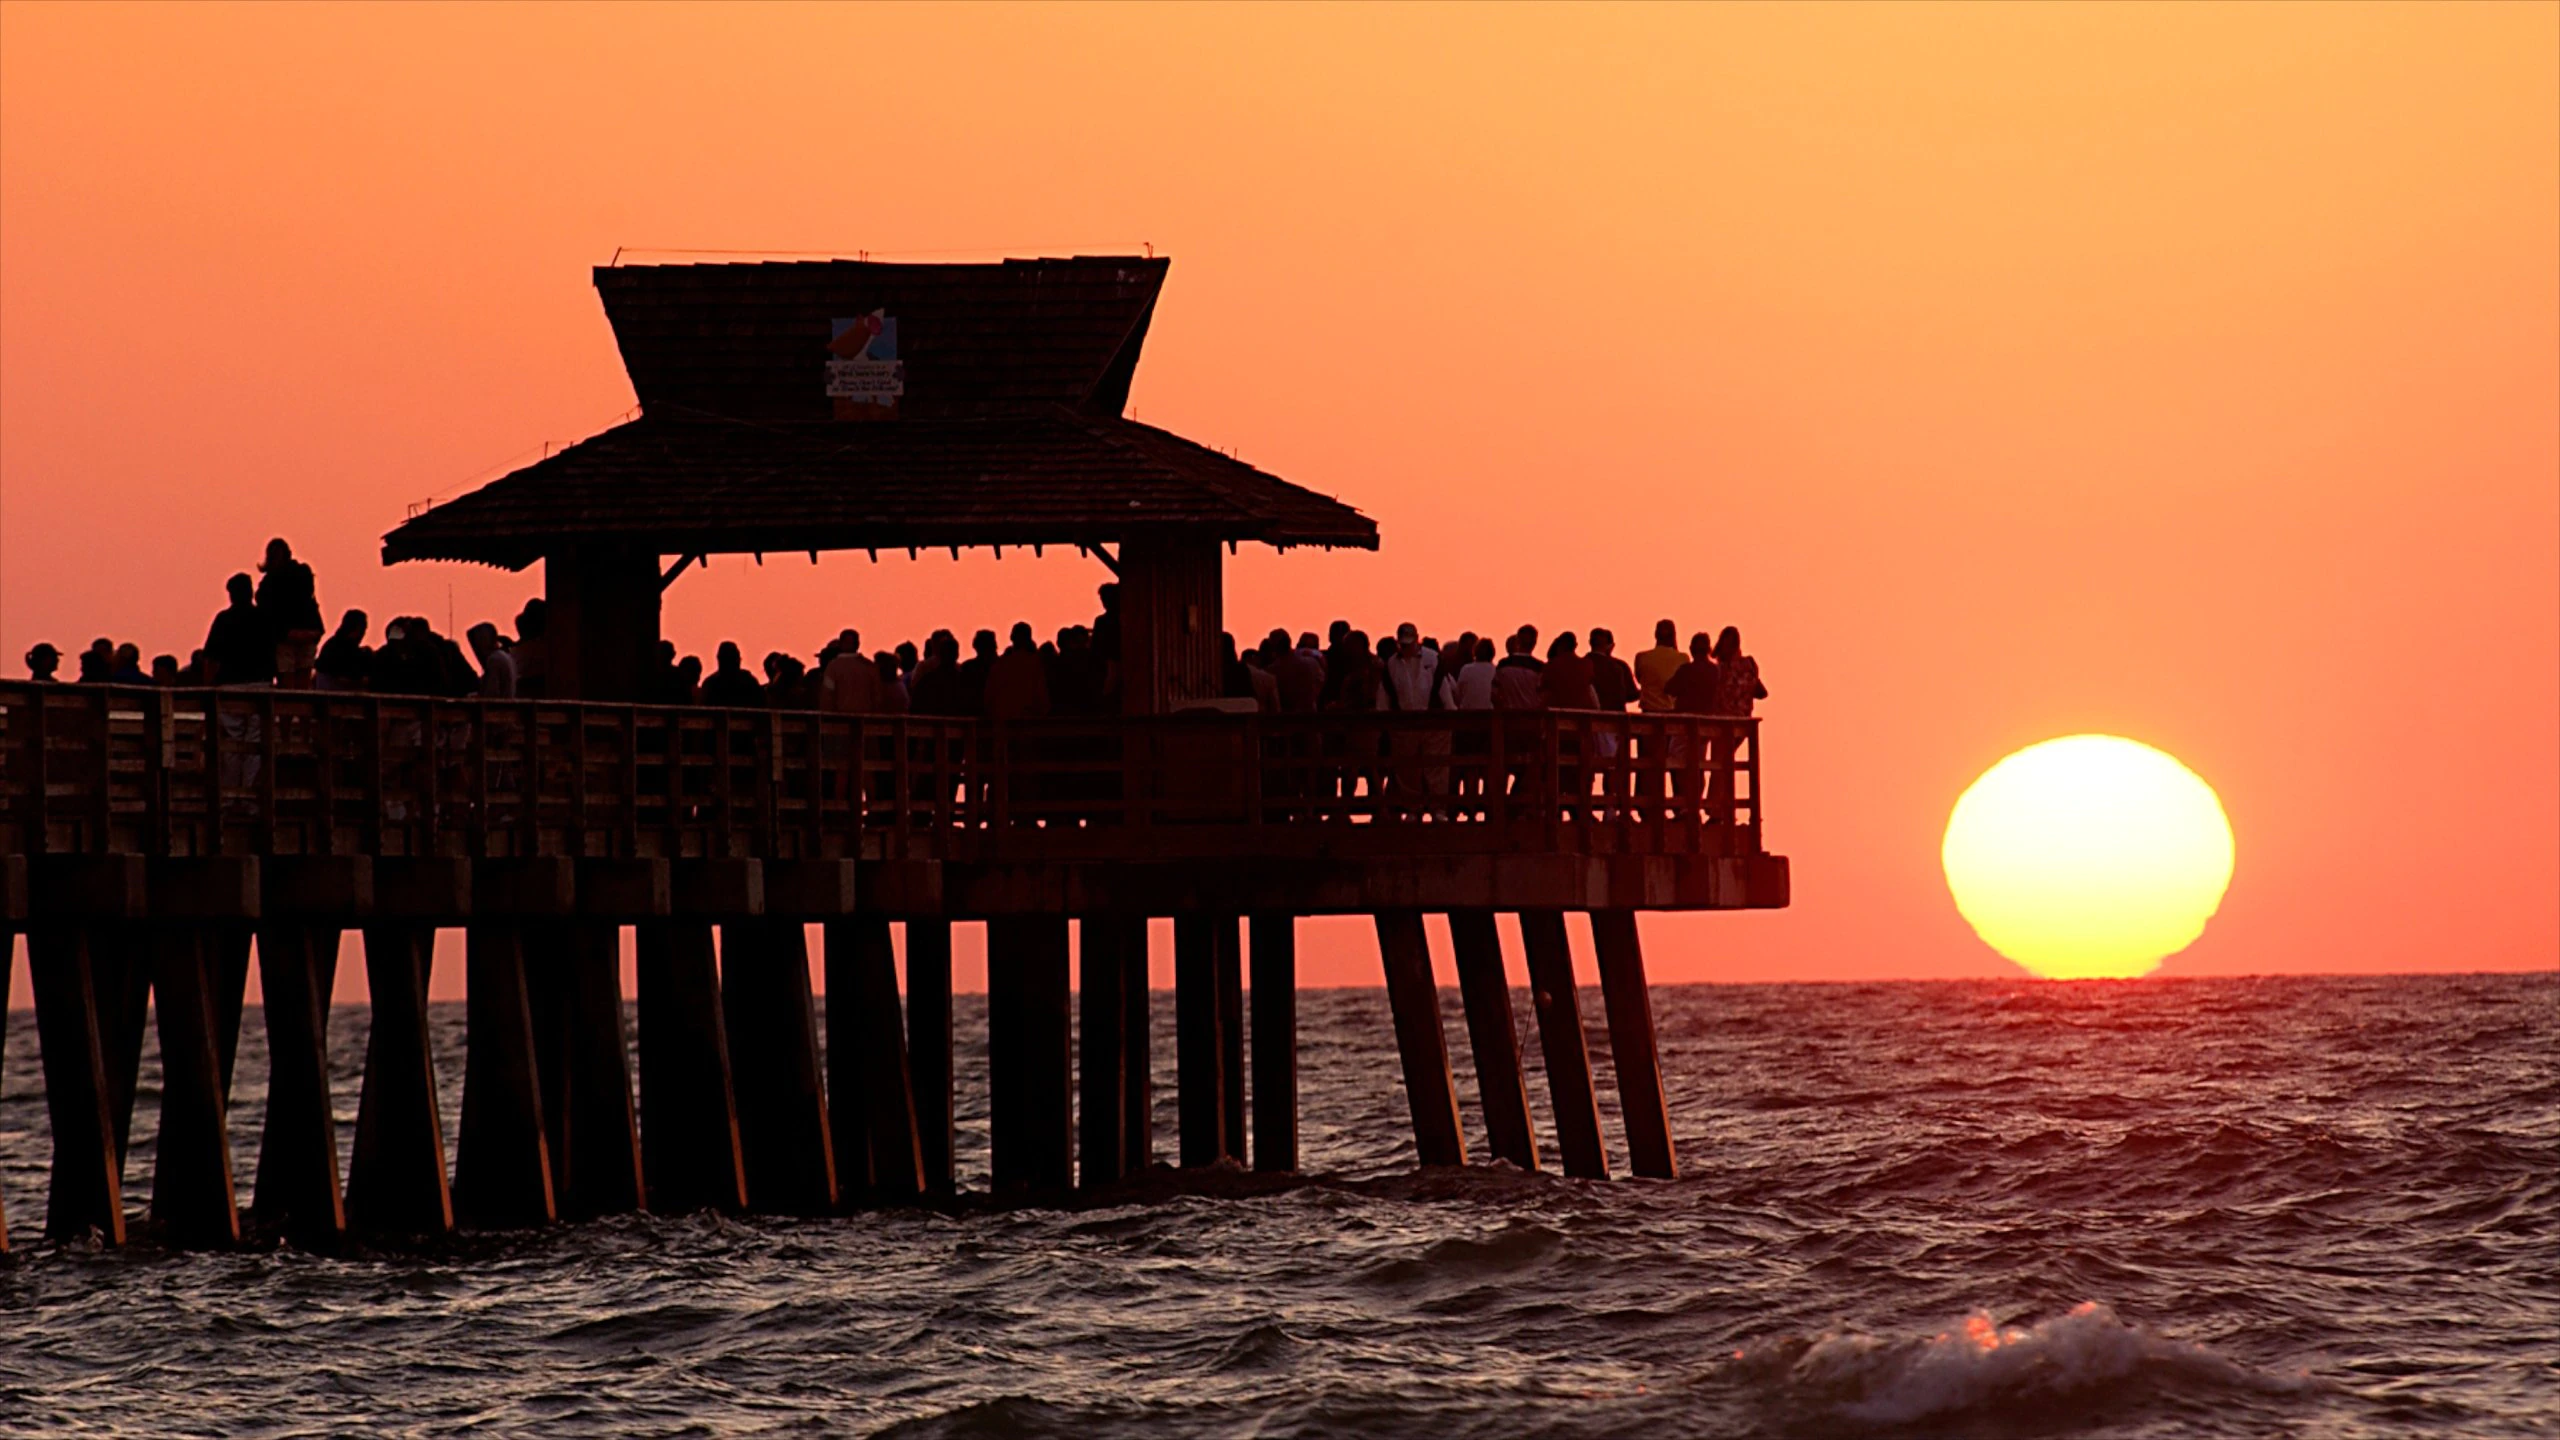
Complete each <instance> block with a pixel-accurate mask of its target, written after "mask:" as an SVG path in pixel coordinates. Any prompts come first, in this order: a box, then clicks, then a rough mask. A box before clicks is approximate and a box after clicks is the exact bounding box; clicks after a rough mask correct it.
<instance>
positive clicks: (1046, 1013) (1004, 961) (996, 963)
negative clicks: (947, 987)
mask: <svg viewBox="0 0 2560 1440" xmlns="http://www.w3.org/2000/svg"><path fill="white" fill-rule="evenodd" d="M1074 1023H1075V1022H1074V1017H1073V1015H1072V1013H1071V1011H1070V1008H1069V1004H1068V971H1067V921H1066V917H1065V916H1063V915H1057V916H1051V915H1024V916H1011V917H1007V918H1005V919H1002V920H993V921H990V922H988V924H987V1086H988V1094H987V1133H988V1140H989V1147H990V1150H991V1152H992V1153H991V1155H990V1157H989V1158H990V1161H991V1162H992V1163H991V1167H990V1168H991V1169H992V1170H993V1171H994V1179H995V1189H996V1193H997V1194H999V1195H1005V1194H1014V1195H1021V1194H1040V1193H1046V1192H1052V1191H1060V1190H1065V1189H1067V1188H1068V1187H1069V1186H1071V1185H1073V1184H1074V1183H1075V1130H1074V1127H1075V1057H1074V1053H1073V1050H1072V1046H1071V1039H1070V1036H1071V1033H1072V1031H1073V1028H1074Z"/></svg>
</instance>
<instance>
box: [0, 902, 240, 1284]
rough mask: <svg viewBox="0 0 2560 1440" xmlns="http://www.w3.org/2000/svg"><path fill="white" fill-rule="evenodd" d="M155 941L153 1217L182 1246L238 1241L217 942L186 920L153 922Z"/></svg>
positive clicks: (214, 1245) (216, 1245)
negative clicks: (217, 1008) (218, 1031)
mask: <svg viewBox="0 0 2560 1440" xmlns="http://www.w3.org/2000/svg"><path fill="white" fill-rule="evenodd" d="M151 940H152V946H151V979H152V986H153V988H154V989H155V990H156V991H157V992H158V995H159V1003H158V1006H157V1007H156V1008H157V1009H158V1011H159V1017H160V1077H161V1078H160V1139H159V1144H158V1147H157V1150H156V1152H155V1156H156V1158H155V1161H154V1164H153V1169H152V1181H151V1216H152V1219H154V1220H155V1221H157V1222H158V1223H159V1225H160V1227H161V1231H162V1233H163V1235H164V1236H165V1237H166V1238H167V1240H168V1242H169V1243H170V1244H172V1245H175V1246H178V1247H180V1248H184V1249H208V1248H223V1247H228V1246H232V1245H237V1244H239V1243H240V1209H239V1203H238V1197H237V1196H236V1194H235V1193H234V1191H233V1187H232V1178H231V1136H230V1131H229V1128H228V1126H227V1125H226V1124H225V1121H224V1114H223V1112H224V1109H225V1101H224V1096H223V1090H222V1067H221V1060H220V1057H219V1056H218V1054H217V1053H216V1049H215V1045H214V1035H213V1004H212V995H211V990H210V984H209V981H210V971H211V968H212V956H211V953H210V952H211V948H212V946H211V939H210V937H209V935H208V933H207V931H206V929H205V928H204V927H203V926H201V925H196V924H192V923H186V922H180V923H176V924H165V925H160V926H156V927H154V929H153V932H152V936H151ZM6 998H7V997H6V996H5V995H0V1001H5V1000H6Z"/></svg>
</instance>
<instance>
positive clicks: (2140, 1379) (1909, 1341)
mask: <svg viewBox="0 0 2560 1440" xmlns="http://www.w3.org/2000/svg"><path fill="white" fill-rule="evenodd" d="M1733 1362H1734V1365H1735V1367H1736V1368H1737V1369H1739V1370H1740V1371H1741V1372H1742V1373H1743V1374H1745V1375H1746V1376H1748V1377H1751V1378H1753V1379H1756V1380H1758V1381H1761V1382H1762V1383H1764V1384H1768V1385H1773V1386H1774V1387H1776V1390H1777V1392H1778V1393H1777V1397H1776V1398H1778V1399H1779V1400H1780V1401H1781V1402H1782V1403H1784V1404H1786V1405H1788V1406H1789V1407H1790V1408H1799V1409H1803V1410H1807V1411H1812V1412H1815V1413H1819V1414H1824V1415H1828V1416H1833V1417H1836V1418H1839V1419H1843V1420H1849V1421H1854V1422H1858V1423H1861V1424H1866V1425H1875V1426H1896V1425H1908V1424H1912V1423H1915V1422H1918V1421H1923V1420H1936V1419H1943V1418H1945V1417H1948V1416H1952V1415H1960V1414H1964V1413H1968V1412H1977V1411H1989V1410H2001V1409H2012V1408H2015V1407H2017V1406H2020V1405H2022V1404H2034V1403H2038V1402H2050V1401H2055V1400H2062V1399H2070V1398H2078V1399H2084V1400H2085V1399H2091V1398H2095V1397H2096V1396H2098V1395H2100V1394H2103V1393H2105V1392H2110V1391H2120V1390H2127V1389H2130V1388H2133V1387H2137V1386H2140V1385H2142V1384H2145V1383H2158V1384H2167V1385H2178V1384H2182V1383H2183V1384H2185V1385H2188V1386H2190V1387H2228V1388H2235V1389H2241V1390H2248V1391H2257V1392H2261V1393H2267V1392H2283V1391H2291V1390H2296V1389H2299V1388H2302V1387H2303V1386H2304V1385H2306V1384H2308V1383H2309V1382H2308V1380H2307V1379H2305V1378H2303V1377H2293V1378H2290V1379H2288V1378H2285V1377H2281V1376H2276V1375H2270V1374H2267V1373H2266V1372H2264V1371H2260V1370H2255V1369H2252V1368H2250V1367H2249V1366H2246V1365H2242V1364H2239V1363H2238V1362H2236V1361H2232V1360H2230V1359H2227V1358H2225V1357H2223V1356H2221V1355H2218V1354H2216V1353H2215V1352H2214V1351H2212V1350H2211V1349H2208V1348H2207V1347H2205V1346H2203V1345H2198V1344H2195V1343H2193V1342H2191V1341H2185V1340H2176V1339H2171V1338H2169V1337H2167V1336H2163V1335H2159V1334H2156V1333H2154V1332H2152V1331H2150V1330H2148V1329H2145V1328H2144V1327H2142V1326H2139V1325H2131V1324H2127V1323H2126V1322H2125V1321H2123V1320H2122V1319H2119V1318H2118V1317H2117V1315H2116V1312H2115V1311H2114V1310H2113V1309H2112V1308H2110V1307H2109V1306H2107V1305H2105V1304H2103V1303H2101V1302H2098V1301H2095V1300H2091V1301H2084V1302H2083V1303H2081V1304H2080V1305H2078V1306H2076V1307H2074V1308H2073V1309H2072V1310H2071V1311H2070V1312H2069V1313H2067V1314H2063V1315H2058V1316H2055V1317H2054V1318H2052V1319H2050V1320H2043V1321H2039V1322H2036V1323H2034V1324H2031V1325H2006V1326H2004V1325H2001V1324H1999V1323H1998V1322H1996V1321H1994V1320H1993V1319H1992V1318H1991V1316H1990V1315H1988V1314H1986V1313H1984V1312H1982V1311H1979V1310H1977V1311H1975V1312H1973V1313H1972V1314H1970V1315H1968V1316H1966V1317H1965V1318H1964V1319H1963V1321H1962V1322H1960V1323H1958V1324H1955V1325H1951V1326H1949V1327H1947V1328H1946V1329H1943V1330H1940V1331H1937V1332H1936V1333H1934V1334H1931V1335H1927V1336H1889V1335H1873V1334H1868V1333H1866V1332H1863V1331H1857V1330H1841V1331H1827V1332H1825V1333H1823V1334H1821V1335H1816V1336H1812V1337H1810V1338H1808V1337H1803V1336H1795V1337H1790V1338H1788V1339H1784V1340H1777V1341H1770V1342H1764V1343H1762V1344H1759V1345H1755V1346H1751V1347H1748V1348H1746V1349H1743V1350H1738V1351H1736V1352H1734V1356H1733Z"/></svg>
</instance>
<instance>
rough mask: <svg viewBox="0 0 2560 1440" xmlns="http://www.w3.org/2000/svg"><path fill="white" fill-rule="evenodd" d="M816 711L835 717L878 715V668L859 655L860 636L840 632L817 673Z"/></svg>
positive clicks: (867, 658) (860, 652)
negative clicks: (825, 712) (822, 711)
mask: <svg viewBox="0 0 2560 1440" xmlns="http://www.w3.org/2000/svg"><path fill="white" fill-rule="evenodd" d="M818 708H819V709H821V710H824V711H827V712H829V713H830V714H836V715H877V714H879V713H880V667H879V666H877V665H874V664H873V663H871V657H870V656H868V655H866V654H864V653H862V632H861V631H859V630H851V629H847V630H842V631H839V632H837V634H836V638H835V640H834V642H833V643H832V644H830V645H828V646H827V653H826V663H825V664H823V665H822V666H820V667H819V670H818Z"/></svg>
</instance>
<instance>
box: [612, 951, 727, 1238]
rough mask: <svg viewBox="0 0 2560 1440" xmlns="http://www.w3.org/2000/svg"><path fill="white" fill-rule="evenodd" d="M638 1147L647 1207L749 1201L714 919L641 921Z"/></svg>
mask: <svg viewBox="0 0 2560 1440" xmlns="http://www.w3.org/2000/svg"><path fill="white" fill-rule="evenodd" d="M637 941H638V950H639V988H640V995H639V1000H640V1006H639V1008H640V1154H641V1162H642V1164H641V1169H642V1172H643V1174H644V1175H645V1176H646V1177H647V1180H648V1204H649V1208H650V1209H651V1210H654V1211H658V1212H660V1213H662V1214H673V1213H678V1212H682V1211H687V1210H701V1209H717V1210H728V1211H742V1210H744V1209H746V1208H747V1171H746V1161H745V1158H744V1146H743V1143H742V1141H741V1139H740V1137H739V1132H738V1101H737V1092H736V1090H735V1088H734V1086H733V1082H732V1080H731V1075H730V1068H729V1032H728V1023H727V1019H726V1015H725V1012H724V1010H723V1008H722V1005H721V997H720V965H719V959H718V956H717V954H716V952H715V951H714V950H713V948H712V943H711V926H710V925H709V924H708V923H706V922H703V921H698V920H659V921H650V922H646V923H643V924H641V925H640V926H639V927H638V936H637Z"/></svg>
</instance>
